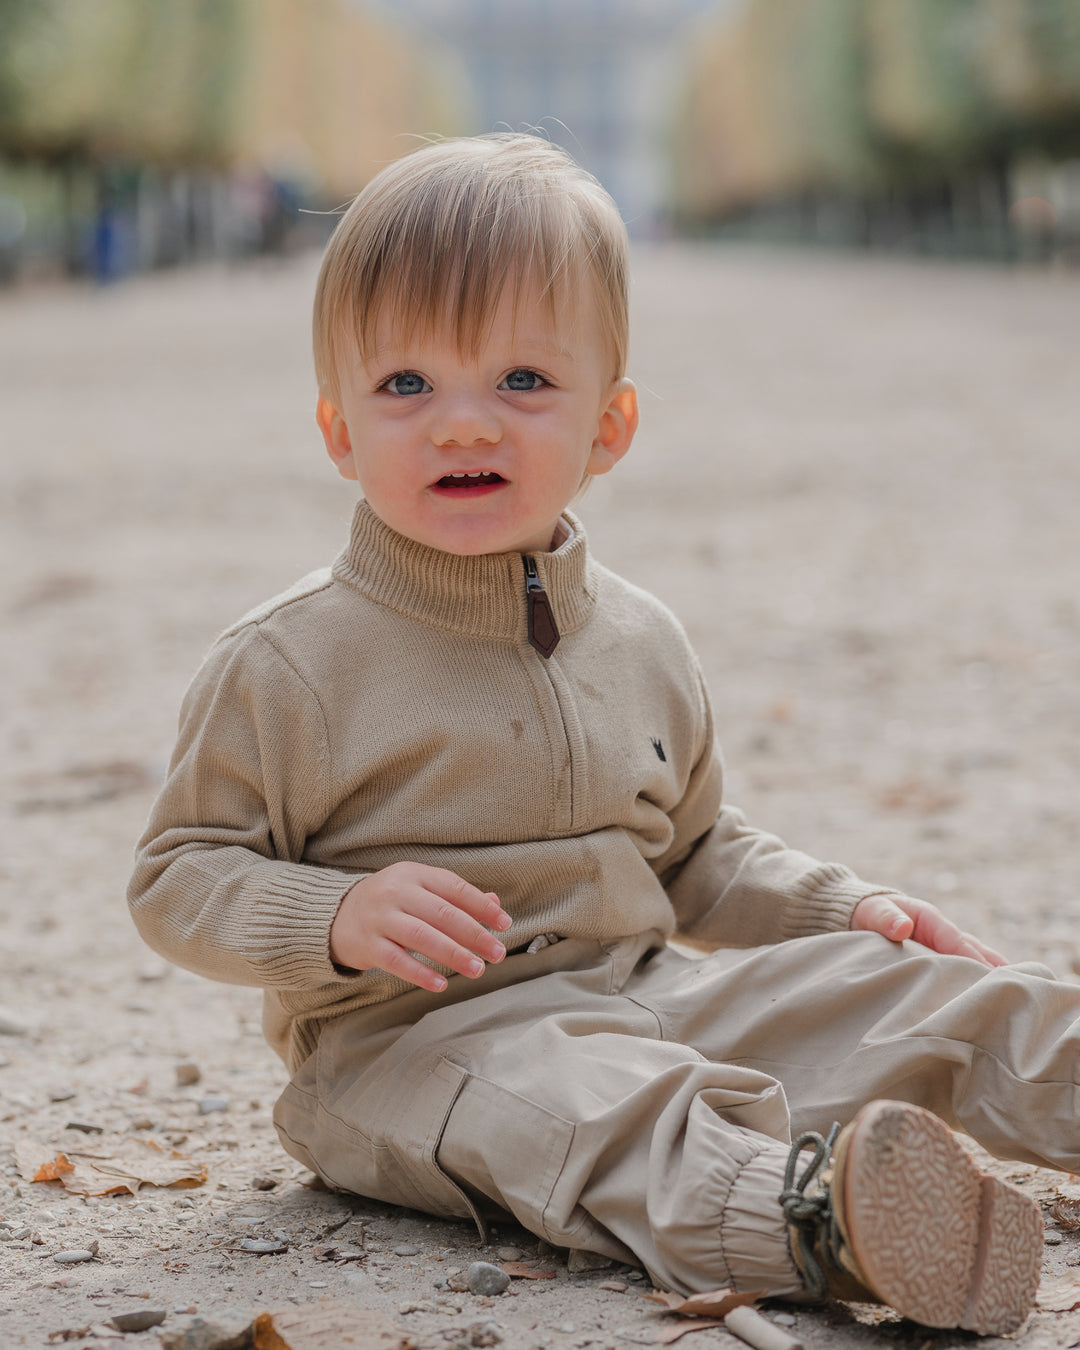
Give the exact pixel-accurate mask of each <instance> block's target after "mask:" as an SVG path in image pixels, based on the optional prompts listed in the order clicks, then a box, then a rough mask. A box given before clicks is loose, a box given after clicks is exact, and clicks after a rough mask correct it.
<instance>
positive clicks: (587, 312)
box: [358, 276, 604, 358]
mask: <svg viewBox="0 0 1080 1350" xmlns="http://www.w3.org/2000/svg"><path fill="white" fill-rule="evenodd" d="M358 338H359V346H360V349H361V354H362V356H364V357H374V358H377V357H378V356H379V355H380V354H382V353H385V352H388V351H391V350H393V351H400V350H401V349H402V348H407V347H424V346H439V347H444V348H445V347H453V348H454V349H456V350H457V351H458V352H459V353H460V354H461V355H465V356H471V357H475V356H476V355H478V354H479V352H480V351H481V350H482V349H484V348H486V347H488V346H490V345H491V344H492V343H495V344H498V345H505V344H523V345H528V346H529V347H530V348H537V347H539V348H543V349H546V350H548V351H550V352H551V353H552V354H553V355H558V356H570V355H573V354H574V352H575V351H578V352H580V350H581V349H582V348H583V347H586V346H597V347H600V346H602V345H604V339H603V337H602V333H601V324H600V317H599V312H598V304H597V295H596V287H595V285H594V284H593V283H592V282H591V281H588V280H586V279H585V278H579V279H574V280H572V279H571V278H570V277H568V276H564V277H560V278H558V279H556V281H555V282H553V283H550V284H547V285H544V284H543V283H542V282H540V281H539V280H538V279H535V278H532V277H528V276H525V277H519V278H517V279H516V280H515V281H514V282H512V283H511V284H509V285H507V286H506V287H504V288H503V290H502V292H501V294H500V295H499V296H498V298H497V299H496V300H494V301H493V302H491V303H489V304H488V306H487V307H486V308H485V309H478V310H477V311H476V312H474V313H463V312H462V311H461V309H460V308H457V307H452V306H451V305H449V304H444V305H442V306H436V305H427V306H425V307H423V308H420V307H417V306H409V305H407V304H403V303H402V302H401V300H400V299H396V298H392V297H387V298H386V299H384V301H383V303H382V305H381V306H380V307H379V310H378V313H377V314H376V315H375V316H374V320H373V321H372V320H370V319H369V322H368V323H367V324H363V323H361V324H359V325H358Z"/></svg>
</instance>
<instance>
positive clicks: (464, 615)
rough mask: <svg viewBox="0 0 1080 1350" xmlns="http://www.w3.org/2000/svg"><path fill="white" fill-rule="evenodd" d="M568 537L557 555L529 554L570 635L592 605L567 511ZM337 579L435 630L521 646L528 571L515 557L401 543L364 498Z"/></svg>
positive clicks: (587, 567) (592, 591) (584, 555)
mask: <svg viewBox="0 0 1080 1350" xmlns="http://www.w3.org/2000/svg"><path fill="white" fill-rule="evenodd" d="M564 519H565V520H566V521H567V523H568V524H569V526H570V537H569V538H568V539H567V540H566V541H565V542H564V543H562V544H561V545H560V546H559V547H558V548H557V549H555V550H554V552H551V553H534V554H532V555H531V556H532V557H533V558H534V559H535V561H536V570H537V574H538V576H539V579H540V584H541V585H542V586H543V587H544V589H545V590H546V591H547V593H548V599H549V600H550V602H551V607H552V609H553V610H554V613H555V619H556V622H557V623H558V626H559V631H560V632H561V633H563V634H566V633H572V632H574V630H575V629H577V628H580V627H581V626H582V624H584V623H585V621H586V620H587V619H588V617H589V615H590V614H591V612H592V608H593V605H594V604H595V602H596V586H595V578H594V576H593V573H592V567H591V563H590V559H589V550H588V545H587V543H586V540H585V531H584V529H583V528H582V526H581V522H580V521H579V520H578V519H577V518H576V517H575V516H572V515H571V514H570V513H569V512H566V513H565V514H564ZM333 570H334V576H335V577H336V578H337V579H338V580H339V581H344V582H347V583H348V584H349V585H352V586H355V587H356V588H357V589H358V590H360V591H362V592H363V594H364V595H366V596H367V597H368V598H369V599H370V600H374V601H376V602H377V603H378V604H380V605H386V606H387V607H388V608H389V609H393V610H396V611H397V612H398V613H399V614H405V615H408V616H409V617H410V618H413V619H419V620H420V621H421V622H422V623H428V624H431V625H432V626H433V627H436V628H444V629H450V630H453V631H456V632H460V633H463V634H467V635H468V636H470V637H488V638H502V639H504V640H507V641H512V642H517V641H521V642H523V641H525V636H526V626H527V619H526V603H525V566H524V562H523V560H522V557H521V554H520V553H483V554H477V555H467V556H462V555H460V554H457V553H443V552H442V550H441V549H435V548H429V547H428V546H427V545H426V544H418V543H416V542H415V540H412V539H406V538H405V536H404V535H401V534H398V533H397V531H396V530H392V529H391V528H390V526H389V525H386V524H385V523H384V522H383V521H382V520H381V519H380V518H379V517H378V516H377V515H376V514H375V512H374V511H373V510H372V509H371V507H370V506H369V505H368V503H367V502H366V501H363V500H362V501H360V502H358V503H357V507H356V511H355V513H354V515H353V521H352V529H351V531H350V534H349V543H348V546H347V548H346V549H345V552H344V553H342V554H341V556H340V557H339V558H338V559H337V561H336V562H335V563H334V569H333Z"/></svg>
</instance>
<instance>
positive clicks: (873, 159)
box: [675, 0, 1080, 216]
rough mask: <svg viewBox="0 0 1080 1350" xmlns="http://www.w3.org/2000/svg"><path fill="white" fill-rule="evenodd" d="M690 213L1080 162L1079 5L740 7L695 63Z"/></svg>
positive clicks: (685, 153) (686, 165)
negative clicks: (985, 170) (1031, 161)
mask: <svg viewBox="0 0 1080 1350" xmlns="http://www.w3.org/2000/svg"><path fill="white" fill-rule="evenodd" d="M688 64H689V66H690V69H689V71H688V76H687V80H686V93H685V97H684V101H683V106H682V108H681V111H680V114H679V117H678V123H677V136H676V145H677V149H676V156H675V158H676V166H677V181H678V196H679V204H680V208H681V210H682V211H683V212H684V213H685V214H688V215H691V216H694V215H712V216H717V215H723V214H725V213H731V212H733V211H738V210H740V209H741V208H743V207H745V206H747V205H750V204H753V203H754V202H755V201H758V200H761V199H763V198H780V197H784V196H793V195H796V194H798V193H803V192H808V191H815V190H818V189H821V188H830V187H833V188H838V189H844V190H848V191H855V192H862V193H873V192H875V191H884V190H887V189H892V188H895V187H896V186H898V185H899V186H901V187H905V186H906V187H909V188H913V187H917V186H918V185H919V184H926V183H933V182H936V181H941V180H942V179H943V178H948V177H949V176H950V175H954V174H956V173H961V172H966V171H970V170H971V169H972V168H974V167H977V166H979V165H980V164H993V163H1001V162H1002V160H1003V159H1004V158H1007V157H1009V156H1011V155H1013V154H1015V153H1018V152H1024V153H1044V154H1046V155H1050V156H1053V155H1061V156H1067V155H1073V156H1075V155H1080V0H745V2H744V3H743V4H742V5H741V6H739V7H738V8H736V9H733V10H732V9H725V11H724V12H723V13H722V14H721V15H720V16H718V17H714V18H712V19H711V20H707V21H706V22H705V23H704V24H703V25H702V27H701V28H700V29H699V31H698V32H697V34H696V40H695V43H694V45H693V49H692V51H691V52H690V54H689V55H688Z"/></svg>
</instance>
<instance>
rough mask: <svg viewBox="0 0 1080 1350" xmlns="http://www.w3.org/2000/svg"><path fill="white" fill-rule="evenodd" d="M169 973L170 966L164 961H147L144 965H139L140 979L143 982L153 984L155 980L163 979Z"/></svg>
mask: <svg viewBox="0 0 1080 1350" xmlns="http://www.w3.org/2000/svg"><path fill="white" fill-rule="evenodd" d="M168 973H169V967H168V966H167V965H166V964H165V962H164V961H147V963H146V964H145V965H144V966H140V967H139V979H140V980H142V982H143V984H153V983H154V981H155V980H163V979H164V978H165V976H166V975H168Z"/></svg>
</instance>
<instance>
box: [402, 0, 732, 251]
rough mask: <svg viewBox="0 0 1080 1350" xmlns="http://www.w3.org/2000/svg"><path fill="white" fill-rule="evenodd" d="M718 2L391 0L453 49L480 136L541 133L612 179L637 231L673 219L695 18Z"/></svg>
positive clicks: (605, 180) (610, 188) (614, 193)
mask: <svg viewBox="0 0 1080 1350" xmlns="http://www.w3.org/2000/svg"><path fill="white" fill-rule="evenodd" d="M732 3H733V0H727V4H723V5H720V4H717V3H716V0H384V12H391V11H392V12H393V13H395V14H397V15H398V16H399V17H400V18H402V19H404V20H406V21H409V22H411V23H412V24H413V25H414V31H417V32H421V33H425V34H427V36H428V40H429V41H432V40H434V41H436V42H437V43H438V44H439V46H440V48H441V50H443V51H444V52H451V53H453V55H454V56H455V57H456V58H457V60H458V62H459V63H460V68H461V70H462V71H463V73H464V74H465V76H466V79H467V81H468V84H467V88H468V93H469V96H470V99H471V103H472V107H471V117H470V121H469V126H468V130H470V131H476V132H482V131H491V130H495V129H500V128H503V129H510V130H514V131H517V130H523V129H527V128H530V127H535V128H537V129H538V130H539V131H541V132H542V134H543V135H545V136H547V137H549V138H550V139H551V140H553V141H556V142H557V143H558V144H560V145H564V146H565V147H566V149H568V150H569V151H570V152H571V153H572V154H573V155H574V156H575V158H576V159H578V160H579V162H580V163H582V164H584V165H585V167H586V168H587V169H589V170H590V171H591V172H592V173H594V174H596V176H597V177H598V178H599V179H600V181H601V182H602V183H603V184H604V186H605V187H606V188H607V189H608V191H609V192H610V193H611V194H612V196H613V197H614V198H615V200H616V201H617V202H618V203H619V207H620V209H621V210H622V213H623V216H624V218H625V219H626V221H627V223H628V224H629V226H630V228H631V230H632V231H633V232H634V233H636V234H639V235H641V234H646V235H647V234H650V233H652V232H653V230H654V229H655V228H656V226H657V223H658V222H661V221H663V220H664V219H665V218H666V217H667V216H668V215H669V213H670V187H671V184H670V173H669V161H670V147H671V136H672V126H671V118H672V114H673V110H674V109H675V107H676V106H677V103H678V93H679V89H680V86H681V84H682V81H683V79H684V76H685V70H686V60H685V57H684V53H683V50H682V41H683V39H684V38H685V35H686V34H687V32H688V27H687V21H688V20H689V19H691V18H692V17H693V16H695V15H698V14H701V13H703V12H705V11H707V10H711V11H713V12H714V13H716V12H719V11H723V10H725V9H728V8H730V6H731V4H732Z"/></svg>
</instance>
